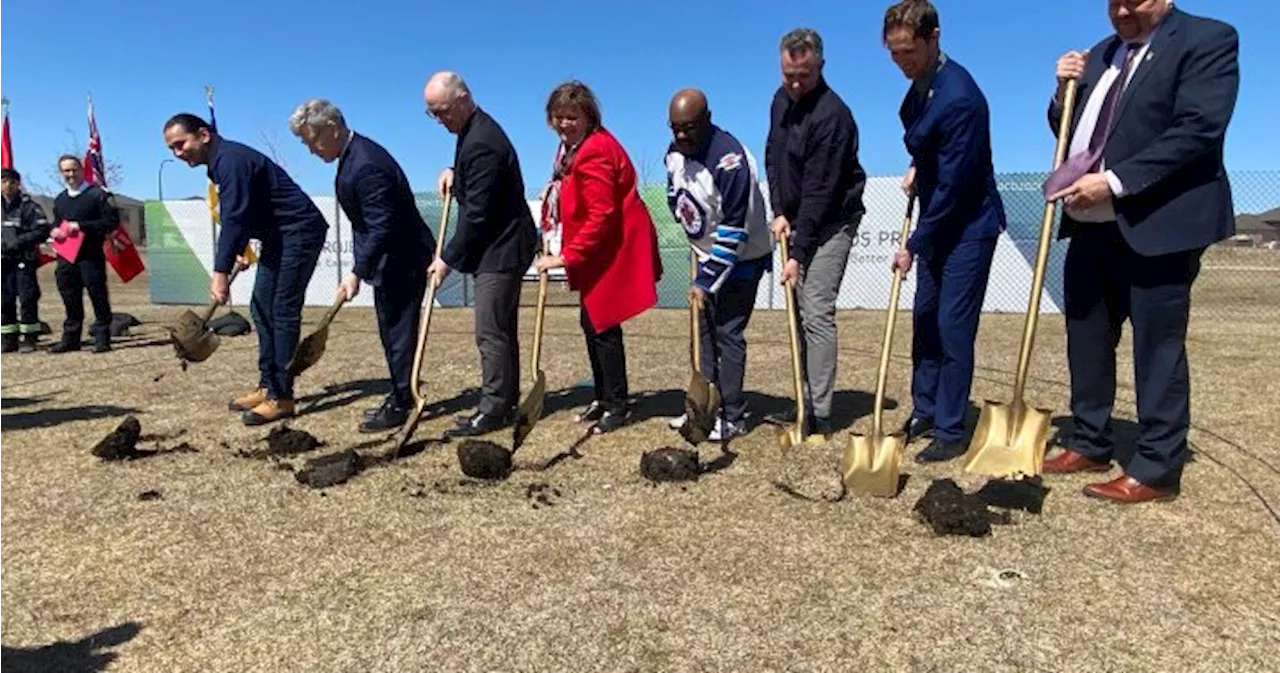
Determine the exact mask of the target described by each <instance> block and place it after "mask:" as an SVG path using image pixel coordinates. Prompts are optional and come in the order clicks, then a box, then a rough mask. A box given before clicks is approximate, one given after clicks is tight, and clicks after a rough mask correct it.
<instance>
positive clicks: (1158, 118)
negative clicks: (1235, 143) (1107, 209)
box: [1049, 8, 1240, 256]
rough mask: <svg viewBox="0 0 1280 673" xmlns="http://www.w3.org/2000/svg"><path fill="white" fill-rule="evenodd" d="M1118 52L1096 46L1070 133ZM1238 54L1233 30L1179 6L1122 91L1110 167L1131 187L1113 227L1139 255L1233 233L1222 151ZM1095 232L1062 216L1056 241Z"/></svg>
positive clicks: (1104, 44)
mask: <svg viewBox="0 0 1280 673" xmlns="http://www.w3.org/2000/svg"><path fill="white" fill-rule="evenodd" d="M1121 46H1122V40H1121V39H1120V38H1119V37H1118V36H1115V35H1112V36H1110V37H1108V38H1106V39H1104V40H1102V41H1101V42H1099V43H1098V44H1097V45H1095V46H1094V47H1093V48H1092V49H1090V51H1089V54H1090V58H1089V62H1088V65H1087V66H1086V67H1085V72H1084V76H1083V77H1082V78H1081V81H1080V84H1079V85H1078V89H1077V92H1076V101H1075V109H1074V110H1072V113H1071V114H1072V121H1071V129H1072V131H1073V132H1074V129H1075V128H1076V127H1077V126H1078V125H1079V123H1080V115H1081V113H1082V112H1083V111H1084V106H1085V103H1086V102H1087V101H1088V100H1089V95H1090V94H1091V93H1093V90H1094V88H1095V87H1096V86H1097V83H1098V80H1099V79H1101V77H1102V73H1103V72H1104V71H1105V70H1106V68H1107V67H1108V65H1109V64H1110V63H1111V58H1112V57H1113V56H1114V55H1115V53H1116V50H1117V49H1119V48H1120V47H1121ZM1238 54H1239V38H1238V35H1237V33H1236V30H1235V28H1233V27H1231V26H1230V25H1228V24H1226V23H1223V22H1221V21H1216V20H1213V19H1207V18H1203V17H1199V16H1194V15H1191V14H1187V13H1186V12H1183V11H1182V10H1179V9H1177V8H1175V9H1173V10H1172V11H1170V13H1169V15H1168V16H1167V17H1165V20H1164V21H1163V22H1162V23H1161V24H1160V25H1159V26H1158V27H1157V28H1156V31H1155V33H1154V34H1153V35H1152V36H1151V46H1150V47H1149V49H1148V52H1147V56H1146V58H1144V59H1143V61H1142V62H1141V63H1140V64H1139V65H1138V66H1137V67H1136V70H1134V72H1133V77H1132V79H1130V81H1129V85H1128V86H1127V87H1126V88H1125V89H1124V92H1123V93H1122V94H1121V96H1120V100H1119V103H1118V107H1117V108H1116V112H1115V119H1114V121H1113V126H1112V130H1111V135H1110V136H1108V138H1107V144H1106V147H1105V148H1104V149H1103V161H1104V168H1106V169H1107V170H1110V171H1113V172H1114V173H1115V175H1116V177H1117V178H1119V180H1120V183H1121V185H1123V187H1124V190H1123V191H1122V192H1121V195H1120V196H1118V197H1116V198H1115V199H1114V204H1115V210H1116V221H1117V222H1118V224H1119V228H1120V233H1121V234H1122V235H1123V236H1124V239H1125V241H1126V242H1128V244H1129V247H1131V248H1132V249H1133V250H1134V251H1135V252H1137V253H1138V254H1141V255H1146V256H1155V255H1162V254H1168V253H1173V252H1181V251H1185V250H1194V249H1197V248H1204V247H1207V246H1209V245H1211V244H1213V243H1216V242H1218V241H1221V240H1223V239H1225V238H1228V237H1230V236H1232V235H1233V234H1234V233H1235V212H1234V207H1233V206H1232V202H1231V186H1230V184H1229V183H1228V181H1227V172H1226V168H1225V167H1224V166H1223V162H1222V149H1223V139H1224V137H1225V135H1226V132H1227V124H1228V123H1229V122H1230V121H1231V115H1232V113H1233V112H1234V110H1235V103H1236V95H1237V93H1238V90H1239V86H1240V68H1239V62H1238V60H1237V57H1238ZM1061 118H1062V106H1061V105H1060V104H1059V103H1058V102H1056V101H1054V102H1051V103H1050V106H1049V123H1050V126H1052V128H1053V130H1054V133H1057V127H1058V122H1059V120H1060V119H1061ZM1093 226H1097V225H1095V224H1089V223H1081V222H1076V221H1074V220H1072V219H1071V217H1070V216H1069V215H1066V214H1064V215H1063V218H1062V226H1061V228H1060V230H1059V238H1066V237H1068V236H1070V235H1071V234H1072V233H1074V232H1075V231H1076V230H1077V229H1078V228H1087V227H1093Z"/></svg>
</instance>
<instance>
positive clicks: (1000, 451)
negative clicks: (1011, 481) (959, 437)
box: [964, 400, 1051, 478]
mask: <svg viewBox="0 0 1280 673" xmlns="http://www.w3.org/2000/svg"><path fill="white" fill-rule="evenodd" d="M1021 406H1022V413H1021V414H1018V413H1016V410H1015V408H1014V406H1013V405H1008V404H1003V403H1000V402H992V401H989V400H988V401H986V402H984V403H983V405H982V413H981V414H980V415H979V416H978V426H977V427H976V428H975V429H974V431H973V439H972V440H971V441H970V442H969V450H968V451H967V452H966V453H965V455H964V470H965V472H971V473H975V474H983V475H987V476H989V477H994V478H1016V477H1022V476H1025V477H1034V476H1037V475H1039V474H1040V473H1041V471H1042V470H1043V468H1044V453H1045V447H1046V443H1047V441H1048V437H1049V419H1050V415H1051V414H1050V411H1049V410H1048V409H1036V408H1033V407H1027V406H1025V405H1021Z"/></svg>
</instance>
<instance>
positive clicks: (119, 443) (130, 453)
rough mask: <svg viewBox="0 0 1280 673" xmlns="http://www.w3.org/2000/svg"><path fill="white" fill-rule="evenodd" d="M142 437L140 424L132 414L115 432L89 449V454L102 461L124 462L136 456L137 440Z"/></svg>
mask: <svg viewBox="0 0 1280 673" xmlns="http://www.w3.org/2000/svg"><path fill="white" fill-rule="evenodd" d="M141 436H142V423H139V422H138V419H137V418H136V417H135V416H133V415H132V414H131V415H129V416H128V417H126V418H125V419H124V421H123V422H121V423H120V425H119V426H117V427H116V429H115V430H112V431H111V432H110V433H108V434H107V436H106V437H103V438H102V440H101V441H99V442H98V443H97V444H95V445H93V448H92V449H89V453H92V454H93V455H95V456H97V457H98V458H101V459H103V460H126V459H128V458H132V457H134V456H136V455H138V438H139V437H141Z"/></svg>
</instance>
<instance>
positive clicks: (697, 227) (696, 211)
mask: <svg viewBox="0 0 1280 673" xmlns="http://www.w3.org/2000/svg"><path fill="white" fill-rule="evenodd" d="M675 212H676V219H678V220H680V225H681V226H683V227H684V230H685V233H687V234H688V235H689V236H691V237H693V238H701V237H702V235H703V234H704V233H705V232H706V226H707V213H706V211H705V210H703V209H702V204H700V203H698V200H697V199H695V198H693V195H692V194H690V193H689V190H687V189H683V188H682V189H680V190H679V191H677V192H676V207H675Z"/></svg>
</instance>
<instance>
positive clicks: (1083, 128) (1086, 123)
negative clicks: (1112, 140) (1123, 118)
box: [1063, 2, 1173, 222]
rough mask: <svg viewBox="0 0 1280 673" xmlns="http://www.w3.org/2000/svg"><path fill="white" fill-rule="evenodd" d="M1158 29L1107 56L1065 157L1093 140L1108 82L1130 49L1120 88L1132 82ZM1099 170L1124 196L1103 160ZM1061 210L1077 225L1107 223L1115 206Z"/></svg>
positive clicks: (1111, 203) (1109, 202)
mask: <svg viewBox="0 0 1280 673" xmlns="http://www.w3.org/2000/svg"><path fill="white" fill-rule="evenodd" d="M1169 8H1170V10H1172V8H1173V3H1172V2H1170V3H1169ZM1167 16H1168V15H1166V17H1167ZM1163 22H1164V20H1163V19H1162V20H1161V23H1163ZM1159 29H1160V24H1156V25H1155V27H1154V28H1152V29H1151V32H1150V34H1148V35H1147V38H1146V40H1145V41H1143V42H1133V43H1131V42H1125V43H1124V44H1123V45H1121V46H1120V48H1119V49H1116V52H1115V53H1114V54H1112V55H1111V63H1110V64H1109V65H1108V66H1107V69H1106V70H1105V71H1103V73H1102V77H1100V78H1099V79H1098V84H1097V85H1096V86H1094V88H1093V92H1092V93H1090V94H1089V100H1088V101H1086V102H1085V106H1084V111H1083V112H1082V113H1081V114H1080V123H1079V124H1078V125H1077V126H1076V130H1075V133H1074V134H1073V135H1072V136H1071V145H1070V146H1069V147H1068V148H1067V156H1075V155H1076V154H1079V153H1080V152H1086V151H1088V149H1089V138H1091V137H1093V129H1094V127H1095V126H1096V125H1097V123H1098V117H1099V116H1101V114H1102V103H1103V100H1104V99H1105V98H1106V97H1107V90H1108V89H1110V88H1111V85H1112V83H1114V82H1115V81H1116V79H1117V78H1119V77H1120V72H1121V71H1122V70H1123V69H1124V61H1125V57H1126V56H1128V54H1129V51H1130V50H1134V49H1136V50H1137V54H1135V55H1134V57H1133V66H1132V68H1130V70H1129V76H1128V79H1126V80H1125V82H1124V86H1125V87H1128V86H1129V82H1132V81H1133V76H1134V75H1135V74H1137V72H1138V69H1139V68H1141V67H1142V66H1143V64H1144V63H1145V62H1146V60H1147V58H1148V53H1149V51H1150V49H1151V39H1152V38H1153V37H1154V36H1155V34H1156V31H1157V30H1159ZM1120 95H1121V96H1123V95H1124V89H1122V90H1121V92H1120ZM1063 114H1070V112H1069V111H1064V113H1063ZM1115 122H1116V120H1115V118H1114V117H1113V118H1112V120H1111V123H1112V124H1113V125H1114V124H1115ZM1100 168H1101V170H1102V171H1103V173H1102V174H1103V175H1104V176H1105V177H1106V178H1107V184H1108V185H1110V186H1111V193H1112V195H1113V196H1114V197H1116V198H1118V197H1121V196H1124V195H1125V190H1124V185H1123V184H1122V183H1121V182H1120V178H1119V177H1117V176H1116V174H1115V172H1114V171H1110V170H1107V161H1106V159H1105V158H1103V160H1102V165H1101V166H1100ZM1063 207H1064V209H1065V210H1066V212H1067V214H1069V215H1070V216H1071V219H1073V220H1076V221H1077V222H1111V221H1112V220H1115V219H1116V207H1115V203H1114V201H1113V199H1110V198H1108V199H1106V200H1104V201H1101V202H1099V203H1096V204H1094V205H1093V206H1090V207H1089V208H1083V209H1078V208H1072V207H1070V206H1067V205H1065V204H1064V205H1063Z"/></svg>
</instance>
